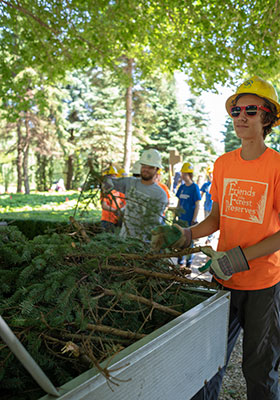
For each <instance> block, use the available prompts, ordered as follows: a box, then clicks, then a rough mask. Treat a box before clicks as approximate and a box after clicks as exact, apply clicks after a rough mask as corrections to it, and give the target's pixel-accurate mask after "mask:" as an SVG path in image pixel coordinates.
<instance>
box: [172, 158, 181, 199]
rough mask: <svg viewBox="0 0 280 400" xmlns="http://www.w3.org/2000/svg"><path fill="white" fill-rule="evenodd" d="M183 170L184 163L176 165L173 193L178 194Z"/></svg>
mask: <svg viewBox="0 0 280 400" xmlns="http://www.w3.org/2000/svg"><path fill="white" fill-rule="evenodd" d="M181 168H182V163H177V164H175V165H174V178H173V183H172V191H173V193H176V192H177V190H178V186H179V185H180V184H181V183H182V176H181Z"/></svg>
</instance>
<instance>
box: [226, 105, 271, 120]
mask: <svg viewBox="0 0 280 400" xmlns="http://www.w3.org/2000/svg"><path fill="white" fill-rule="evenodd" d="M242 110H244V111H245V114H246V115H247V116H248V117H253V116H254V115H256V114H257V112H258V110H263V111H266V112H271V110H269V109H268V108H266V107H264V106H256V105H254V104H251V105H249V106H234V107H231V109H230V115H231V116H232V118H236V117H238V116H239V114H240V113H241V111H242Z"/></svg>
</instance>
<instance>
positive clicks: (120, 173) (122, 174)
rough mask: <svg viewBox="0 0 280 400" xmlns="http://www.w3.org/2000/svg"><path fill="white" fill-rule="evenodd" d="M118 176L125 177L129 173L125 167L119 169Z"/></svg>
mask: <svg viewBox="0 0 280 400" xmlns="http://www.w3.org/2000/svg"><path fill="white" fill-rule="evenodd" d="M117 176H118V178H123V177H124V176H127V173H126V172H125V169H124V168H120V169H118V175H117Z"/></svg>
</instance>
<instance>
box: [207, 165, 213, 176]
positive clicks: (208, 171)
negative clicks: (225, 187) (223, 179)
mask: <svg viewBox="0 0 280 400" xmlns="http://www.w3.org/2000/svg"><path fill="white" fill-rule="evenodd" d="M212 172H213V166H212V165H208V167H207V168H206V173H207V174H211V173H212Z"/></svg>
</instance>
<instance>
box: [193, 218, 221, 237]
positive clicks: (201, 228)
mask: <svg viewBox="0 0 280 400" xmlns="http://www.w3.org/2000/svg"><path fill="white" fill-rule="evenodd" d="M190 229H191V231H192V238H193V239H199V238H201V237H204V236H209V235H211V234H212V233H214V232H216V231H217V230H219V223H218V221H217V219H216V218H215V217H213V216H211V215H208V217H207V218H205V219H204V220H203V221H202V222H199V224H197V225H194V226H192V227H191V228H190Z"/></svg>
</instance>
